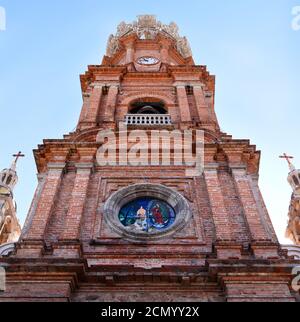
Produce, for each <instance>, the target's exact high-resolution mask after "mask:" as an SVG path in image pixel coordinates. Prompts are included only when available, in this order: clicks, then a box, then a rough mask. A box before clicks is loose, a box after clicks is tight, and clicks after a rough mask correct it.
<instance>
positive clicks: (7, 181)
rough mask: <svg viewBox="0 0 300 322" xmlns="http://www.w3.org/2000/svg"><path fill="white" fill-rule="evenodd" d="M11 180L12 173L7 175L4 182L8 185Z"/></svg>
mask: <svg viewBox="0 0 300 322" xmlns="http://www.w3.org/2000/svg"><path fill="white" fill-rule="evenodd" d="M11 181H12V175H9V176H8V178H7V180H6V184H7V185H9V184H10V183H11Z"/></svg>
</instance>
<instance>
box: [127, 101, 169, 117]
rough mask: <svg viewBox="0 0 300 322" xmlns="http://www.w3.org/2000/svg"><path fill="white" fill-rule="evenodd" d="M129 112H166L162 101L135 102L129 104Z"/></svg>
mask: <svg viewBox="0 0 300 322" xmlns="http://www.w3.org/2000/svg"><path fill="white" fill-rule="evenodd" d="M130 114H167V111H166V109H165V106H164V103H163V102H143V101H139V102H135V103H133V104H132V105H131V109H130Z"/></svg>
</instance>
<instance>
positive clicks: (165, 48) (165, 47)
mask: <svg viewBox="0 0 300 322" xmlns="http://www.w3.org/2000/svg"><path fill="white" fill-rule="evenodd" d="M169 48H170V45H169V44H168V43H167V44H165V43H162V44H161V48H160V56H161V62H162V63H163V64H168V63H169Z"/></svg>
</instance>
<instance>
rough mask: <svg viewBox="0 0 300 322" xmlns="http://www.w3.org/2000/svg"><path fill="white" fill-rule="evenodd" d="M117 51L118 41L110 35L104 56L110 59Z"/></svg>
mask: <svg viewBox="0 0 300 322" xmlns="http://www.w3.org/2000/svg"><path fill="white" fill-rule="evenodd" d="M118 49H119V39H118V37H115V36H114V35H110V36H109V38H108V43H107V49H106V55H107V56H109V57H111V56H113V55H114V54H115V53H116V52H117V51H118Z"/></svg>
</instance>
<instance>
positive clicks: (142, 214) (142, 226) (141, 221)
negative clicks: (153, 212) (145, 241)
mask: <svg viewBox="0 0 300 322" xmlns="http://www.w3.org/2000/svg"><path fill="white" fill-rule="evenodd" d="M136 214H137V220H136V221H135V223H134V226H135V227H136V229H138V230H143V231H146V230H147V226H148V225H147V215H146V214H147V211H146V210H145V209H144V208H143V206H141V208H140V209H139V210H138V211H137V213H136Z"/></svg>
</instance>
